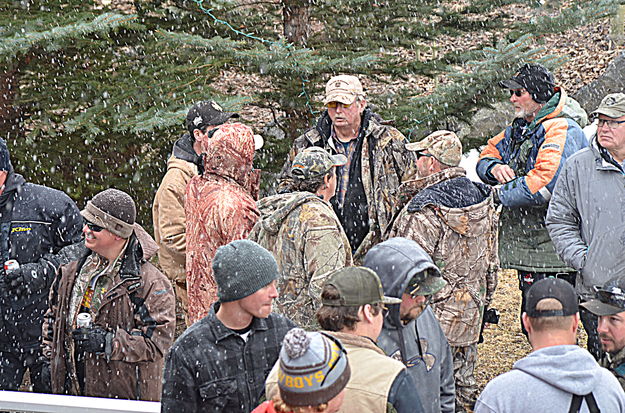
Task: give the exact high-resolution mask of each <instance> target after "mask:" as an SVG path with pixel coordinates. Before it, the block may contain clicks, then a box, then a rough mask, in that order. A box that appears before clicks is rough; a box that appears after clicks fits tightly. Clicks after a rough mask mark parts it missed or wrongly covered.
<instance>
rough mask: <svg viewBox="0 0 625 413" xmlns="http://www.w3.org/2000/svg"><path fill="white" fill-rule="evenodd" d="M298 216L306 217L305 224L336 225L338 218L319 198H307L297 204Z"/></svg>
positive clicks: (313, 225)
mask: <svg viewBox="0 0 625 413" xmlns="http://www.w3.org/2000/svg"><path fill="white" fill-rule="evenodd" d="M299 210H300V212H299V213H300V216H303V217H305V218H306V221H307V224H308V225H307V226H309V227H310V226H312V227H315V226H319V225H324V226H327V225H338V219H337V217H336V214H335V213H334V210H333V209H332V207H330V205H328V204H327V203H325V202H324V201H322V200H321V199H309V200H308V201H306V202H305V203H303V204H302V205H300V206H299Z"/></svg>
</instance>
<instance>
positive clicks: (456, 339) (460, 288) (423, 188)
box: [391, 167, 497, 346]
mask: <svg viewBox="0 0 625 413" xmlns="http://www.w3.org/2000/svg"><path fill="white" fill-rule="evenodd" d="M400 191H401V192H402V194H403V196H402V198H403V197H405V196H411V195H412V198H411V200H410V202H409V203H408V204H407V205H406V206H405V207H404V209H403V210H402V211H401V213H400V214H399V216H398V217H397V219H396V220H395V223H394V224H393V230H392V231H391V237H405V238H408V239H412V240H414V241H416V242H417V244H419V245H420V246H421V247H422V248H423V249H424V250H425V251H426V252H427V253H428V254H429V255H430V256H431V257H432V259H433V260H434V262H436V263H437V265H438V267H439V269H440V270H441V273H442V276H443V278H444V279H445V280H446V281H447V285H446V286H445V287H444V288H443V289H442V290H441V291H439V292H438V293H437V294H436V295H435V296H434V297H433V298H432V302H431V304H432V309H433V310H434V314H435V315H436V318H437V319H438V320H439V322H440V324H441V327H442V328H443V331H444V332H445V336H446V337H447V340H449V344H450V345H452V346H468V345H471V344H474V343H477V341H478V339H479V335H480V327H481V314H482V310H483V308H484V306H486V305H488V304H489V303H490V300H491V298H492V296H493V294H494V292H495V288H496V286H497V213H496V212H495V207H494V203H493V198H492V195H491V192H492V190H491V188H490V187H489V186H487V185H484V184H479V183H473V182H471V181H470V180H469V179H467V178H466V177H465V170H464V169H462V168H459V167H456V168H448V169H444V170H442V171H440V172H438V173H436V174H433V175H429V176H427V177H424V178H420V179H416V180H414V181H408V182H406V183H404V184H402V186H401V187H400Z"/></svg>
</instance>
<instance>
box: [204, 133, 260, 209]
mask: <svg viewBox="0 0 625 413" xmlns="http://www.w3.org/2000/svg"><path fill="white" fill-rule="evenodd" d="M205 136H206V135H205ZM200 145H201V147H202V158H203V165H204V171H203V173H202V176H204V177H208V176H209V175H217V176H221V177H223V178H228V179H232V180H234V181H235V182H236V183H238V184H239V185H241V186H242V187H243V188H245V189H246V190H247V191H248V192H249V193H250V194H252V196H253V197H254V198H255V199H257V195H258V188H259V186H260V171H258V170H254V169H253V168H252V162H253V161H254V134H253V133H252V129H251V128H250V127H249V126H245V125H243V124H242V123H227V124H225V125H221V126H220V127H219V128H218V129H217V130H216V131H215V133H213V134H212V136H211V137H210V138H207V139H205V140H202V141H200Z"/></svg>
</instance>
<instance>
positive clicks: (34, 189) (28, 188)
mask: <svg viewBox="0 0 625 413" xmlns="http://www.w3.org/2000/svg"><path fill="white" fill-rule="evenodd" d="M21 194H22V195H32V196H33V197H34V198H35V199H37V200H39V201H40V202H45V203H49V202H58V203H62V204H72V205H75V203H74V201H72V199H71V198H70V197H69V195H67V194H66V193H65V192H63V191H59V190H58V189H54V188H50V187H47V186H43V185H38V184H33V183H30V182H26V183H25V184H24V185H23V186H22V192H21Z"/></svg>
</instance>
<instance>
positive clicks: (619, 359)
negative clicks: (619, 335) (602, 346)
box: [599, 347, 625, 390]
mask: <svg viewBox="0 0 625 413" xmlns="http://www.w3.org/2000/svg"><path fill="white" fill-rule="evenodd" d="M599 364H600V365H601V367H605V368H606V369H608V370H610V372H611V373H612V374H614V376H615V377H616V378H617V379H618V382H619V383H620V384H621V387H622V388H623V390H625V347H623V348H622V349H620V350H619V351H618V352H617V353H616V354H615V355H613V356H612V355H610V354H609V353H604V355H603V356H602V358H601V360H600V361H599Z"/></svg>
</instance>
